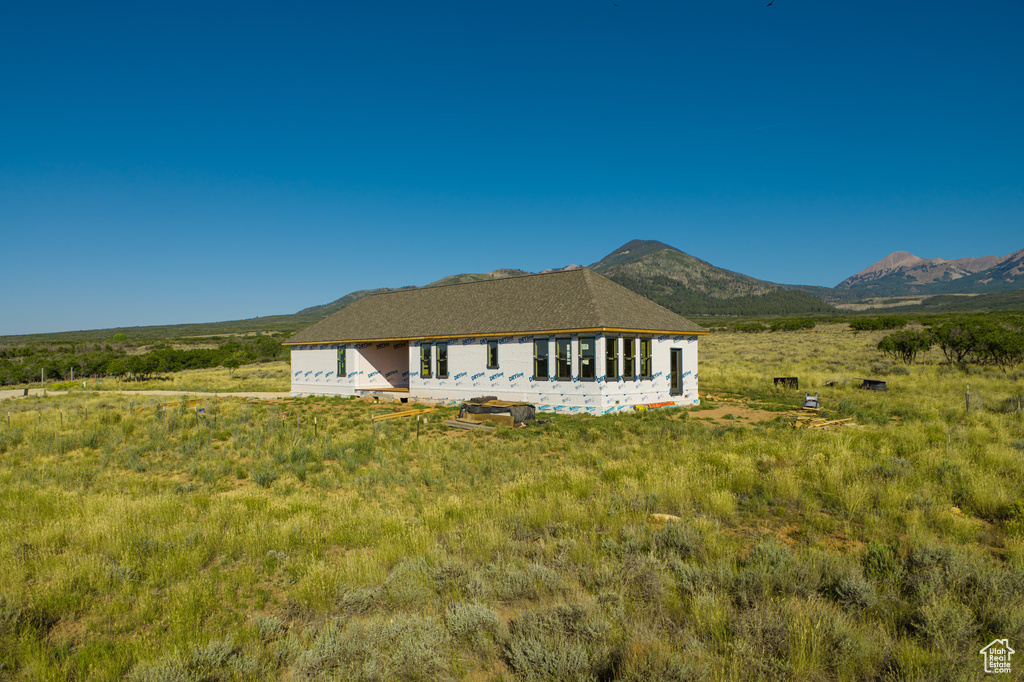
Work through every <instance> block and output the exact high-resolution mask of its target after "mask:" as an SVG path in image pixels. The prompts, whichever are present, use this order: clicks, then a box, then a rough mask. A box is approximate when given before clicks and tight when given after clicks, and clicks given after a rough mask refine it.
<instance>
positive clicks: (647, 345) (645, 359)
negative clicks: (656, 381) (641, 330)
mask: <svg viewBox="0 0 1024 682" xmlns="http://www.w3.org/2000/svg"><path fill="white" fill-rule="evenodd" d="M652 344H653V341H652V340H651V339H640V378H641V379H650V378H651V376H652V370H651V345H652Z"/></svg>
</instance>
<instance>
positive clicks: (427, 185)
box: [0, 0, 1024, 334]
mask: <svg viewBox="0 0 1024 682" xmlns="http://www.w3.org/2000/svg"><path fill="white" fill-rule="evenodd" d="M765 5H766V2H765V1H764V0H742V1H741V0H706V1H704V2H698V1H696V0H617V1H616V2H614V3H613V2H609V1H601V0H593V1H590V0H544V1H543V2H540V1H537V0H524V1H520V2H482V1H481V0H465V1H462V0H458V1H448V0H434V1H423V0H420V1H417V2H409V1H405V0H401V1H399V0H373V1H372V2H359V3H349V2H302V1H299V2H287V3H285V2H280V3H265V2H236V3H222V2H216V1H213V2H183V1H180V0H176V1H175V2H137V1H135V2H123V3H120V2H95V3H85V2H73V3H72V2H47V1H46V0H39V1H38V2H18V3H6V5H5V6H4V7H3V9H2V10H0V254H2V260H0V263H2V265H0V277H2V284H0V287H2V288H0V292H2V294H0V334H15V333H32V332H45V331H60V330H75V329H92V328H101V327H110V326H122V325H144V324H170V323H178V322H204V321H215V320H224V319H240V318H247V317H253V316H256V315H261V316H262V315H270V314H277V313H291V312H295V311H297V310H299V309H301V308H305V307H307V306H311V305H317V304H321V303H326V302H328V301H331V300H334V299H335V298H338V297H340V296H342V295H344V294H346V293H348V292H350V291H353V290H356V289H365V288H373V287H381V286H400V285H404V284H417V285H421V284H426V283H428V282H431V281H433V280H436V279H439V278H440V277H443V276H444V275H448V274H454V273H459V272H486V271H489V270H494V269H496V268H501V267H512V268H521V269H524V270H534V271H536V270H541V269H544V268H548V267H556V266H562V265H566V264H568V263H582V264H589V263H592V262H594V261H596V260H599V259H600V258H601V257H602V256H604V255H605V254H607V253H608V252H610V251H612V250H614V249H615V248H617V247H619V246H621V245H622V244H623V243H625V242H626V241H629V240H631V239H657V240H660V241H663V242H665V243H667V244H670V245H672V246H675V247H677V248H679V249H682V250H683V251H686V252H687V253H690V254H692V255H694V256H697V257H698V258H702V259H704V260H706V261H709V262H711V263H712V264H714V265H717V266H720V267H725V268H728V269H731V270H736V271H739V272H743V273H745V274H748V275H751V276H754V277H759V278H762V279H767V280H771V281H775V282H783V283H800V284H818V285H826V286H833V285H835V284H837V283H838V282H839V281H841V280H842V279H844V278H845V277H847V276H849V275H851V274H853V273H855V272H857V271H859V270H861V269H863V268H865V267H867V266H868V265H870V264H871V263H873V262H875V261H877V260H879V259H881V258H882V257H884V256H885V255H887V254H888V253H890V252H892V251H895V250H906V251H911V252H913V253H915V254H917V255H919V256H922V257H931V258H934V257H945V258H960V257H966V256H981V255H985V254H994V255H1003V254H1006V253H1009V252H1011V251H1015V250H1017V249H1020V248H1022V247H1024V38H1022V36H1024V2H1022V1H1021V0H987V1H986V2H951V1H946V0H938V1H930V2H892V1H891V0H890V1H886V2H881V1H880V0H878V1H876V0H867V1H861V2H820V1H818V2H811V1H810V0H775V2H774V3H773V4H772V5H771V6H770V7H766V6H765Z"/></svg>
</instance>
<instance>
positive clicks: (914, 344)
mask: <svg viewBox="0 0 1024 682" xmlns="http://www.w3.org/2000/svg"><path fill="white" fill-rule="evenodd" d="M932 346H938V347H939V349H940V350H942V354H943V356H944V357H945V358H946V361H947V362H949V363H951V364H956V365H967V364H978V365H995V366H997V367H999V368H1000V369H1002V370H1003V371H1004V372H1006V371H1009V370H1011V369H1013V368H1014V367H1016V366H1017V365H1019V364H1020V363H1022V362H1024V320H1021V319H1016V320H1014V319H1009V320H1004V321H998V320H991V319H978V318H964V319H957V320H946V321H944V322H941V323H939V324H935V325H932V327H931V328H930V329H927V330H923V331H916V330H902V331H898V332H895V333H893V334H889V335H888V336H886V337H883V338H882V340H881V341H879V342H878V350H880V351H882V353H884V354H886V355H889V356H891V357H892V358H893V359H899V360H902V361H903V362H905V363H907V364H910V363H912V362H914V360H915V359H916V358H917V355H918V354H919V353H922V352H924V351H927V350H928V349H930V348H931V347H932Z"/></svg>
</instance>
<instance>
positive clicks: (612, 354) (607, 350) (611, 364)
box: [604, 336, 619, 381]
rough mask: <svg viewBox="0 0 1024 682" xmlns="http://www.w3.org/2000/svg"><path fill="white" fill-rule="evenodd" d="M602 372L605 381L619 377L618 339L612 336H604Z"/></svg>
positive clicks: (615, 379)
mask: <svg viewBox="0 0 1024 682" xmlns="http://www.w3.org/2000/svg"><path fill="white" fill-rule="evenodd" d="M604 373H605V379H606V380H607V381H618V379H619V340H618V339H617V338H615V337H614V336H606V337H604Z"/></svg>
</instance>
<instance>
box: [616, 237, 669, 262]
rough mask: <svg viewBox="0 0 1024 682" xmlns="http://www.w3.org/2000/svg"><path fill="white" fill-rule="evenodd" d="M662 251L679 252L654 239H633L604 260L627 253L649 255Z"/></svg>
mask: <svg viewBox="0 0 1024 682" xmlns="http://www.w3.org/2000/svg"><path fill="white" fill-rule="evenodd" d="M662 249H669V250H670V251H679V249H677V248H676V247H674V246H669V245H668V244H665V243H663V242H659V241H656V240H654V239H634V240H632V241H629V242H626V243H625V244H623V245H622V246H620V247H619V248H617V249H615V250H614V251H612V252H611V253H609V254H608V255H607V256H605V258H611V257H612V256H619V255H623V254H627V253H633V252H634V251H643V252H644V253H650V252H651V251H661V250H662Z"/></svg>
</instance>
